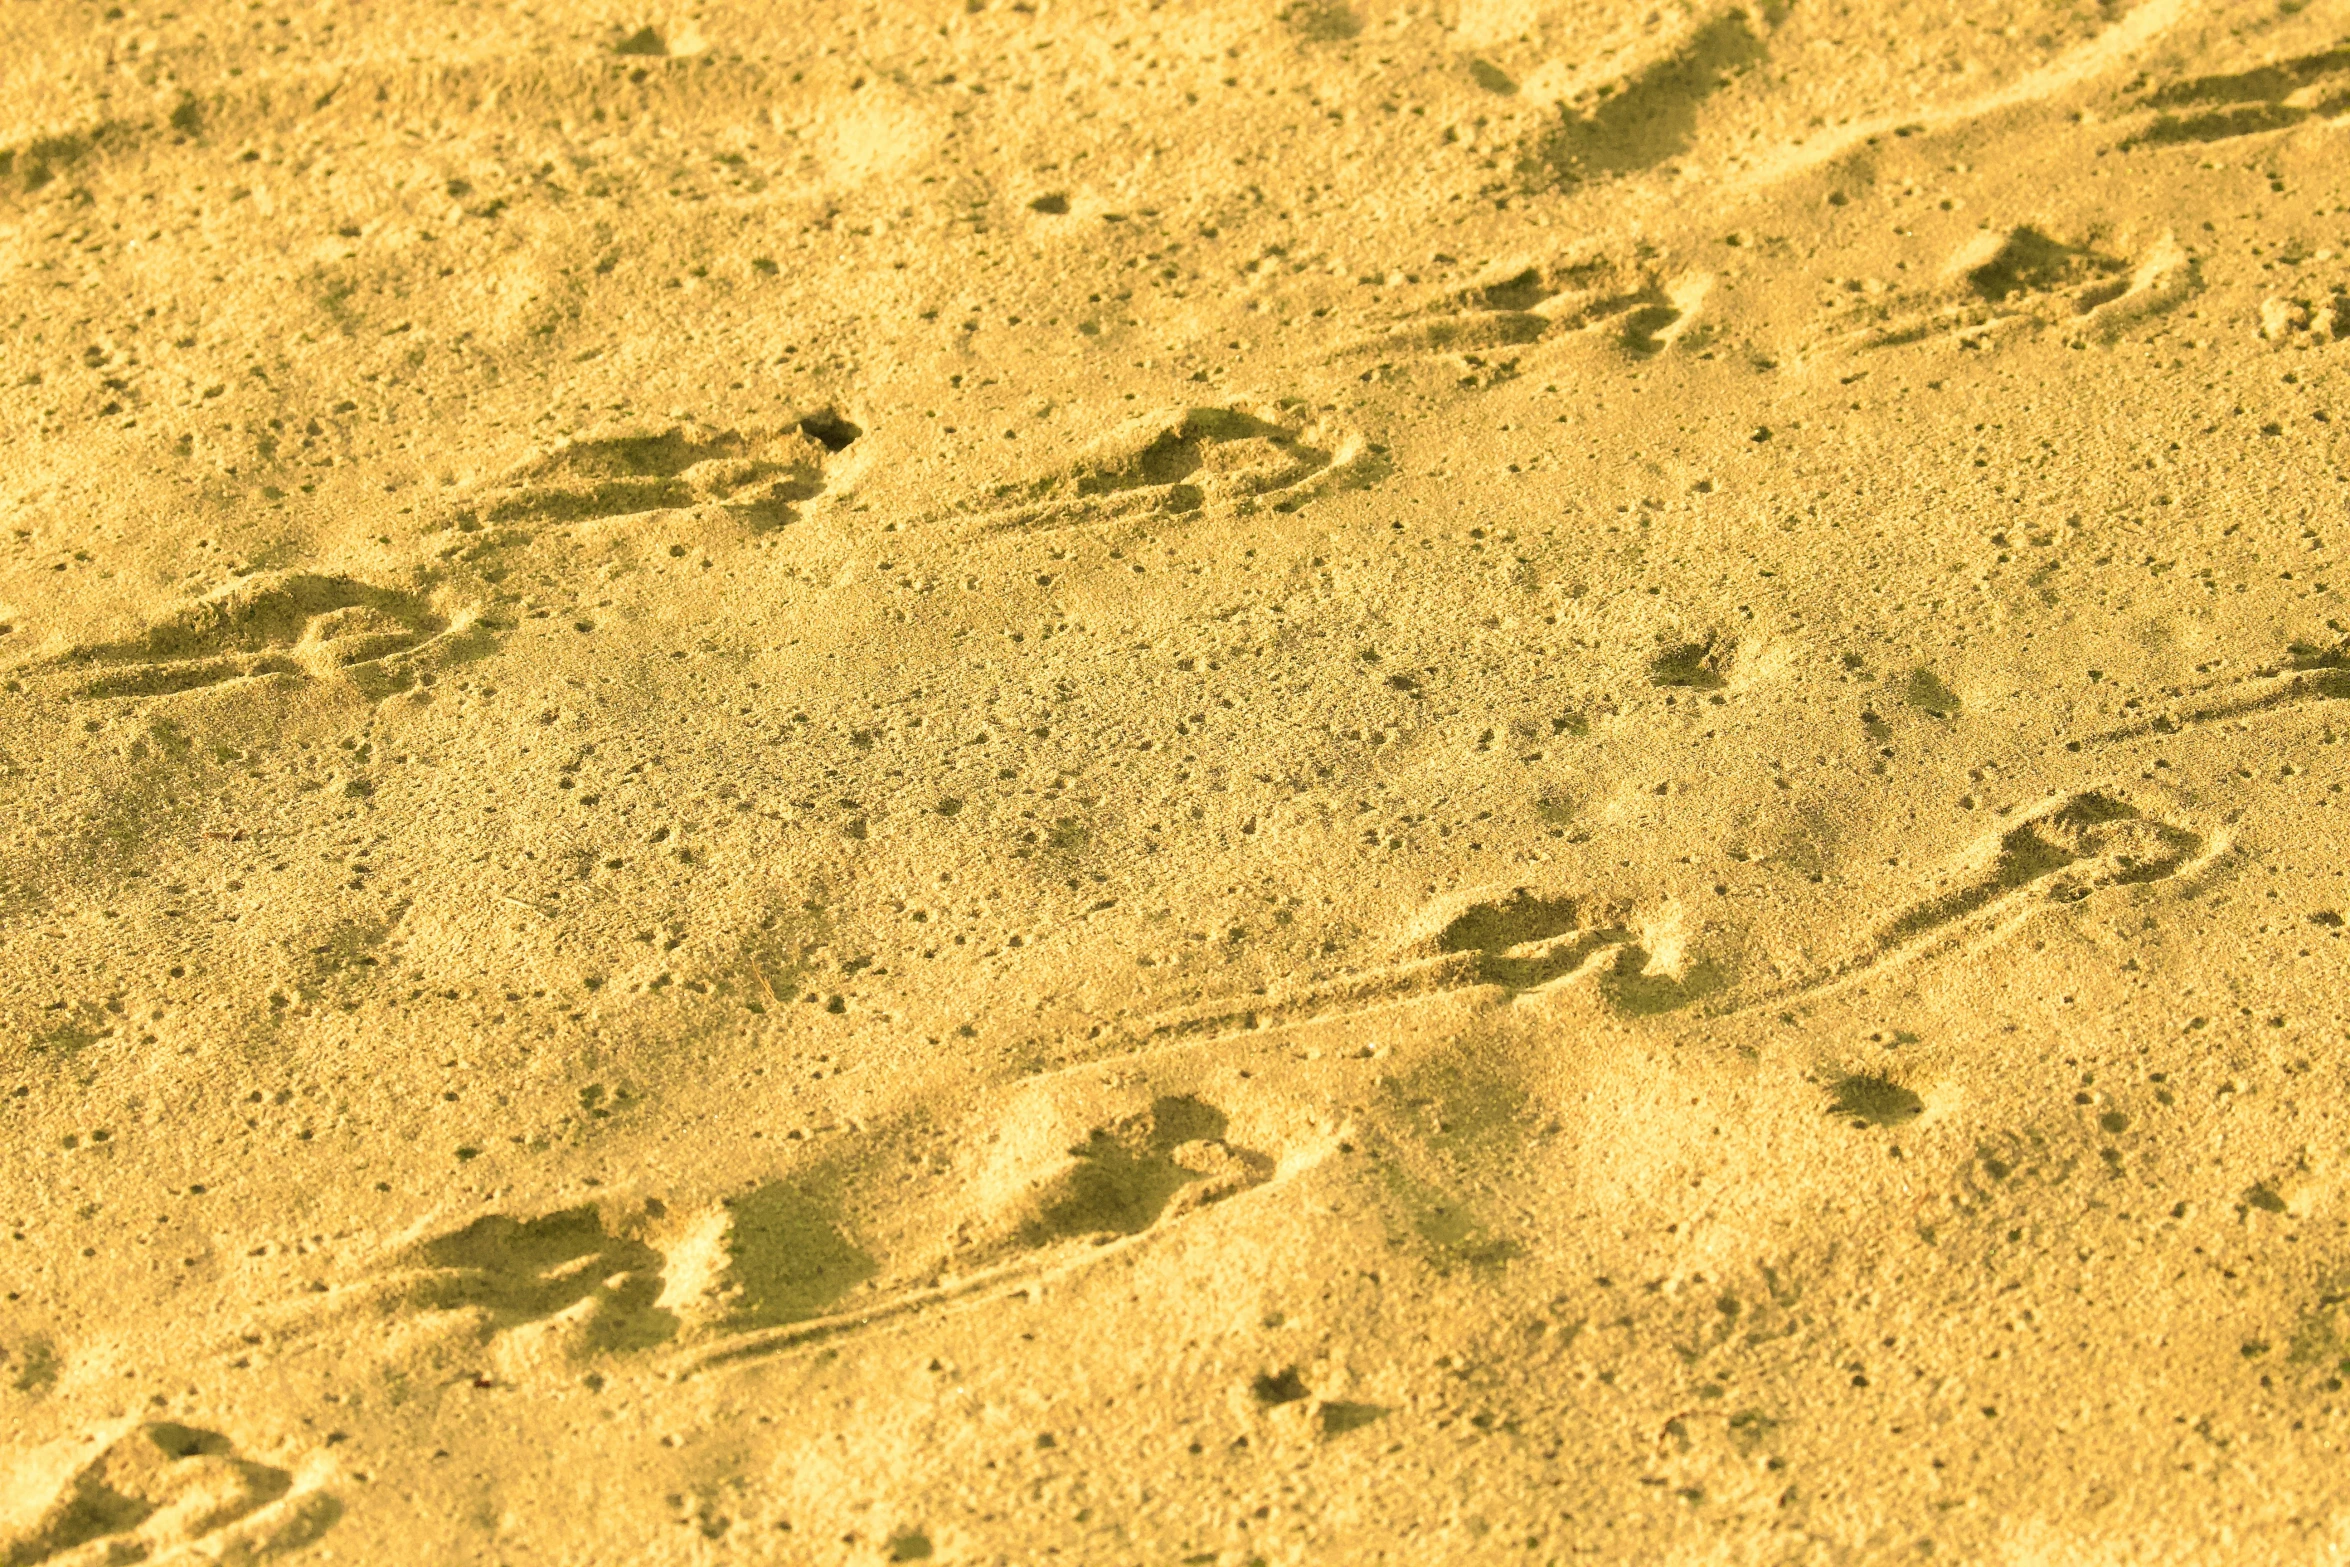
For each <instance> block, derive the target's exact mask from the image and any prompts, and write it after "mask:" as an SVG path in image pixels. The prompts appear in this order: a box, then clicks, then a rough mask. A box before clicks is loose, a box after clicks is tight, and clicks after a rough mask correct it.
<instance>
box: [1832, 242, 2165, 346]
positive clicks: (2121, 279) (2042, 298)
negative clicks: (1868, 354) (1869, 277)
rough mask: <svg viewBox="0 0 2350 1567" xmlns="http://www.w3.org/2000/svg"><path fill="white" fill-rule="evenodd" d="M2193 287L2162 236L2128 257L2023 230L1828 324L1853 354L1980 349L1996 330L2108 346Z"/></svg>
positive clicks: (1975, 245) (1975, 246) (1973, 247)
mask: <svg viewBox="0 0 2350 1567" xmlns="http://www.w3.org/2000/svg"><path fill="white" fill-rule="evenodd" d="M1853 286H1854V287H1859V286H1860V285H1858V284H1855V285H1853ZM1870 286H1872V287H1873V286H1875V285H1870ZM2200 286H2201V280H2200V276H2199V273H2198V271H2197V268H2196V265H2195V261H2194V258H2193V257H2192V256H2190V255H2189V254H2188V253H2187V251H2186V250H2185V248H2184V247H2182V246H2181V245H2180V244H2179V242H2178V241H2177V239H2176V238H2174V237H2173V236H2172V235H2170V234H2168V233H2165V234H2163V235H2161V236H2160V237H2158V238H2157V239H2156V240H2155V241H2154V242H2153V243H2152V244H2151V245H2148V246H2147V247H2146V248H2145V250H2144V251H2143V252H2141V253H2140V254H2139V255H2138V256H2137V257H2136V258H2135V259H2131V258H2127V257H2122V256H2116V255H2111V254H2108V253H2106V252H2104V251H2102V250H2099V249H2098V248H2096V246H2095V245H2093V244H2090V243H2081V244H2072V243H2067V242H2066V241H2063V240H2060V239H2056V238H2054V237H2052V236H2050V235H2048V234H2046V233H2043V232H2042V231H2041V230H2039V229H2037V228H2034V227H2032V226H2030V225H2028V224H2027V225H2023V226H2020V227H2017V228H2013V229H2007V230H1990V231H1987V232H1985V233H1983V234H1981V235H1979V236H1978V237H1977V238H1976V239H1975V240H1973V241H1972V242H1970V243H1969V244H1968V245H1967V246H1965V247H1964V248H1963V249H1961V250H1960V251H1959V252H1958V253H1957V254H1956V255H1955V256H1953V257H1952V258H1951V259H1950V261H1949V263H1948V264H1947V265H1946V266H1945V267H1944V268H1943V273H1942V278H1941V280H1940V281H1939V282H1938V283H1935V284H1933V285H1930V286H1929V287H1927V288H1925V289H1922V290H1912V291H1898V290H1896V291H1888V292H1884V293H1881V294H1877V295H1874V296H1868V297H1866V298H1864V300H1863V301H1862V302H1860V303H1857V304H1854V305H1851V306H1848V307H1845V308H1844V309H1842V310H1841V311H1839V312H1838V313H1837V315H1836V316H1835V317H1834V318H1833V319H1834V320H1835V322H1836V323H1837V325H1838V328H1839V332H1840V337H1841V340H1842V341H1843V342H1845V343H1847V344H1849V345H1850V346H1853V347H1855V348H1858V349H1862V350H1869V349H1882V348H1898V347H1901V346H1903V345H1905V344H1910V343H1917V342H1923V341H1925V340H1927V339H1930V338H1951V339H1955V340H1956V341H1957V342H1959V343H1960V345H1961V346H1965V347H1981V346H1983V345H1984V344H1985V343H1987V342H1988V341H1989V340H1990V338H1991V336H1992V335H1995V334H1997V333H1999V332H2002V331H2008V330H2014V329H2017V328H2030V329H2037V328H2044V327H2056V328H2059V329H2061V330H2064V331H2066V332H2068V333H2070V334H2073V335H2074V336H2077V337H2080V338H2084V339H2087V338H2096V339H2099V340H2103V341H2110V340H2112V339H2113V338H2114V337H2115V336H2117V335H2118V334H2119V333H2121V332H2123V331H2126V330H2127V329H2128V328H2129V327H2130V326H2132V325H2133V324H2135V323H2137V322H2139V321H2142V320H2144V319H2146V318H2147V317H2149V316H2155V315H2160V314H2162V313H2164V312H2166V311H2169V310H2171V309H2173V308H2175V307H2176V306H2177V305H2179V304H2180V303H2182V302H2183V301H2185V300H2186V299H2187V297H2188V296H2189V295H2191V294H2193V293H2194V292H2195V291H2196V289H2197V288H2199V287H2200Z"/></svg>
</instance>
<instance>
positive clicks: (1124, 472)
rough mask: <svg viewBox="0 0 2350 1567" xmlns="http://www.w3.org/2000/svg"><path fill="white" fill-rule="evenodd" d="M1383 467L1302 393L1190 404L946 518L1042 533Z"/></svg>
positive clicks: (1250, 497) (1291, 497)
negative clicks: (1242, 402) (1245, 402)
mask: <svg viewBox="0 0 2350 1567" xmlns="http://www.w3.org/2000/svg"><path fill="white" fill-rule="evenodd" d="M1385 473H1386V462H1385V451H1384V448H1381V447H1377V446H1373V445H1371V444H1369V443H1368V442H1366V441H1365V440H1364V439H1363V438H1362V436H1360V435H1359V434H1357V433H1355V432H1353V431H1351V430H1346V429H1343V428H1340V427H1338V426H1335V425H1332V424H1330V423H1329V422H1327V421H1325V420H1322V419H1319V418H1316V417H1314V416H1312V415H1311V414H1310V413H1309V412H1308V411H1307V410H1306V408H1305V405H1303V404H1302V403H1296V402H1290V403H1284V404H1282V405H1280V406H1278V407H1274V406H1262V407H1259V406H1254V405H1250V406H1237V405H1236V406H1225V407H1202V408H1190V409H1185V410H1182V411H1180V412H1175V413H1163V414H1158V415H1154V416H1151V417H1148V418H1144V419H1139V420H1136V421H1133V422H1131V423H1129V424H1128V425H1126V426H1125V427H1124V428H1123V429H1121V430H1119V431H1117V432H1115V433H1114V434H1112V435H1110V436H1109V437H1107V438H1105V439H1104V440H1102V441H1100V442H1098V443H1096V444H1095V445H1094V446H1093V447H1092V448H1091V449H1090V450H1088V451H1086V452H1085V453H1083V454H1081V455H1080V456H1079V457H1078V458H1077V459H1075V460H1074V461H1072V462H1070V463H1068V464H1066V465H1064V466H1063V467H1062V468H1060V469H1059V470H1058V471H1056V472H1053V473H1050V474H1047V475H1044V476H1043V477H1041V478H1037V479H1032V480H1028V481H1026V482H1024V483H1015V484H1006V485H1001V486H998V487H997V488H996V489H994V490H993V491H991V492H989V493H988V494H987V495H985V496H981V497H977V498H975V499H973V500H971V501H968V502H965V503H964V504H962V505H961V506H959V507H957V508H956V509H955V510H954V511H953V512H950V513H948V514H946V516H945V517H943V518H941V519H939V520H941V521H949V522H951V521H956V520H960V521H965V522H967V523H969V524H972V525H974V531H976V532H978V533H981V534H991V533H1039V532H1050V531H1054V530H1057V529H1061V528H1072V527H1077V526H1080V525H1083V524H1086V523H1093V522H1113V521H1117V520H1120V519H1123V518H1132V517H1149V516H1181V515H1185V514H1190V513H1204V512H1228V513H1229V512H1247V511H1250V510H1253V509H1255V508H1257V507H1260V506H1261V507H1266V508H1269V509H1271V510H1273V511H1279V512H1287V511H1294V510H1296V509H1297V508H1298V507H1300V506H1303V505H1304V504H1306V503H1307V502H1308V501H1310V500H1312V499H1313V498H1314V497H1316V496H1317V495H1322V494H1326V493H1328V492H1329V491H1331V490H1333V489H1338V488H1353V487H1362V486H1367V485H1370V484H1374V483H1376V482H1377V481H1378V480H1379V479H1380V478H1381V477H1383V476H1384V475H1385Z"/></svg>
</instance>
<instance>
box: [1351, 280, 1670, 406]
mask: <svg viewBox="0 0 2350 1567" xmlns="http://www.w3.org/2000/svg"><path fill="white" fill-rule="evenodd" d="M1571 257H1572V258H1571V259H1560V260H1556V261H1552V262H1547V263H1530V264H1527V265H1525V266H1522V267H1520V268H1519V269H1518V270H1516V271H1514V272H1507V273H1506V274H1505V275H1503V276H1501V277H1499V278H1498V279H1496V280H1494V281H1488V282H1484V283H1479V284H1476V285H1473V286H1471V287H1469V288H1467V289H1464V290H1461V291H1460V292H1458V293H1455V294H1453V295H1451V296H1450V297H1449V298H1446V299H1444V300H1442V301H1440V302H1439V303H1437V304H1435V305H1433V306H1431V307H1430V308H1429V309H1427V310H1426V311H1424V312H1422V313H1420V314H1418V315H1416V316H1413V317H1411V318H1408V319H1406V320H1403V321H1400V322H1398V323H1397V324H1395V325H1394V326H1392V327H1390V328H1388V329H1387V330H1386V331H1384V332H1382V333H1380V334H1378V335H1376V336H1373V337H1370V338H1366V339H1363V340H1361V341H1358V342H1354V343H1350V344H1348V345H1346V346H1345V347H1343V348H1341V349H1340V350H1339V356H1340V357H1347V356H1354V355H1363V354H1375V353H1405V354H1416V355H1426V354H1443V355H1449V356H1452V357H1454V358H1456V359H1458V358H1460V356H1462V355H1464V354H1468V353H1470V352H1471V351H1472V350H1488V349H1494V348H1508V347H1522V346H1525V345H1528V344H1532V343H1538V342H1547V341H1553V340H1556V339H1560V338H1565V337H1569V336H1572V335H1575V334H1578V333H1594V334H1598V335H1600V336H1602V337H1604V338H1607V339H1609V340H1612V341H1613V342H1614V343H1615V344H1616V345H1617V347H1618V348H1620V349H1621V350H1622V351H1623V352H1625V353H1627V354H1630V355H1631V356H1633V357H1634V358H1639V359H1645V358H1649V357H1651V356H1653V355H1655V354H1659V353H1662V352H1663V351H1664V350H1666V349H1667V348H1670V347H1672V346H1673V345H1674V344H1675V343H1677V342H1679V341H1681V339H1682V338H1683V337H1684V336H1685V335H1687V334H1689V333H1690V332H1691V330H1692V327H1693V325H1694V323H1695V322H1696V319H1697V316H1698V312H1699V308H1700V307H1701V306H1702V305H1703V303H1704V301H1705V298H1706V296H1707V294H1708V293H1710V292H1711V290H1712V287H1713V278H1712V276H1711V275H1710V274H1708V273H1704V272H1684V273H1680V274H1677V275H1674V276H1670V277H1668V276H1666V275H1664V274H1663V273H1661V272H1660V271H1658V270H1657V269H1656V268H1653V267H1650V266H1647V265H1645V264H1644V263H1642V262H1639V261H1636V260H1632V259H1629V258H1625V257H1618V256H1614V255H1610V254H1607V253H1604V252H1603V253H1600V254H1596V255H1593V254H1580V253H1571ZM1698 335H1699V336H1703V335H1704V334H1703V332H1702V331H1700V332H1699V334H1698ZM1693 341H1694V339H1693ZM1462 363H1463V365H1464V368H1472V369H1479V368H1483V361H1482V360H1481V359H1477V360H1462ZM1373 373H1376V372H1373ZM1465 379H1469V380H1475V379H1479V378H1478V377H1474V376H1472V377H1468V378H1465Z"/></svg>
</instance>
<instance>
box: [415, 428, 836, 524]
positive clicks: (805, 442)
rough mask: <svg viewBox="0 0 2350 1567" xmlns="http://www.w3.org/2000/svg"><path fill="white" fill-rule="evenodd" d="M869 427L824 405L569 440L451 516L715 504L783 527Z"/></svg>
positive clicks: (538, 518) (565, 514) (466, 518)
mask: <svg viewBox="0 0 2350 1567" xmlns="http://www.w3.org/2000/svg"><path fill="white" fill-rule="evenodd" d="M864 433H865V432H864V431H863V430H862V429H861V428H859V427H858V426H857V425H855V424H853V423H851V422H850V421H849V420H848V419H847V418H846V417H844V416H843V415H842V414H841V413H839V412H838V411H837V410H835V409H831V408H826V409H822V410H819V411H818V412H815V413H811V414H808V415H807V416H805V417H803V418H801V419H799V420H797V421H795V422H794V423H793V424H791V425H790V426H789V427H787V428H785V429H782V430H778V431H769V432H758V431H753V432H748V433H746V432H743V431H738V430H704V429H702V428H700V427H699V426H696V425H691V424H675V425H662V426H652V427H643V428H635V427H630V428H621V429H614V430H605V431H600V432H596V433H591V434H588V435H583V436H578V437H574V438H572V439H570V440H567V441H565V442H563V443H562V444H561V445H559V446H557V447H556V448H555V449H554V450H552V451H550V452H548V453H547V454H546V455H544V456H541V457H536V458H533V459H531V460H529V461H527V462H524V463H522V464H520V465H518V466H517V467H515V468H513V469H511V470H509V471H508V472H507V473H506V474H505V476H504V477H503V478H501V479H499V480H498V481H496V482H495V483H493V484H491V485H489V486H486V487H485V488H484V489H483V490H482V491H481V492H480V493H478V494H476V495H474V496H471V497H469V498H467V499H466V500H465V501H464V502H462V503H460V504H459V505H458V506H457V507H455V508H454V509H453V510H452V511H451V513H450V514H449V522H450V525H451V526H453V527H454V528H456V529H457V531H459V532H461V533H472V532H477V531H479V530H481V529H482V528H484V527H499V526H505V525H512V524H527V523H533V522H542V523H543V522H584V521H592V520H595V519H598V518H604V517H628V516H635V515H638V514H640V513H643V512H652V511H673V510H677V509H680V508H683V507H688V506H721V507H724V508H725V509H727V510H728V511H730V512H732V513H735V514H736V515H738V516H740V517H742V518H744V519H745V520H746V521H747V522H749V523H750V524H751V525H753V526H755V527H761V528H769V527H780V526H782V525H784V524H786V523H788V522H790V521H792V520H793V519H794V517H795V516H796V513H795V512H794V511H793V507H794V506H796V505H797V504H799V503H800V502H803V501H808V500H812V499H814V498H815V497H816V496H817V495H820V494H822V493H823V491H824V487H825V477H824V470H825V463H826V461H827V459H829V458H831V457H832V456H834V455H835V454H837V453H839V452H843V451H846V450H847V449H848V448H849V447H850V446H851V445H852V444H854V443H855V441H856V440H857V439H858V437H860V436H862V435H863V434H864Z"/></svg>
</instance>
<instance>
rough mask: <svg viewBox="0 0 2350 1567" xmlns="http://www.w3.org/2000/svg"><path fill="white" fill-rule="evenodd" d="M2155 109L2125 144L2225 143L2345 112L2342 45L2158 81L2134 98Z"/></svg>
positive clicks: (2347, 71) (2346, 57)
mask: <svg viewBox="0 0 2350 1567" xmlns="http://www.w3.org/2000/svg"><path fill="white" fill-rule="evenodd" d="M2139 107H2141V108H2144V109H2152V110H2155V111H2157V112H2156V114H2155V116H2154V118H2153V119H2152V120H2150V121H2148V122H2147V123H2146V124H2145V125H2144V126H2143V127H2142V128H2141V129H2139V130H2137V131H2134V132H2132V133H2131V134H2130V135H2129V136H2128V137H2126V138H2124V139H2123V141H2122V143H2121V145H2122V146H2123V147H2124V148H2129V147H2164V146H2177V145H2181V144H2187V145H2196V144H2201V143H2204V142H2214V141H2227V140H2231V139H2233V138H2235V137H2238V136H2252V135H2257V134H2258V133H2260V132H2262V131H2276V130H2284V129H2286V128H2288V127H2290V126H2294V125H2298V124H2300V123H2301V122H2302V121H2303V120H2307V119H2310V118H2313V117H2314V118H2321V119H2323V118H2331V117H2332V116H2334V115H2338V114H2342V113H2345V112H2350V48H2336V49H2326V50H2321V51H2319V52H2318V53H2315V54H2304V55H2299V56H2296V57H2294V58H2293V59H2290V60H2278V61H2276V62H2274V63H2273V64H2269V65H2262V66H2256V67H2254V68H2253V69H2251V70H2249V71H2236V72H2231V73H2229V74H2226V75H2221V76H2198V77H2192V78H2189V79H2187V80H2184V81H2175V82H2166V83H2164V84H2163V85H2162V86H2159V87H2156V88H2154V89H2153V90H2152V91H2151V92H2148V93H2147V94H2146V95H2145V97H2144V98H2142V99H2141V100H2140V101H2139Z"/></svg>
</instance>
